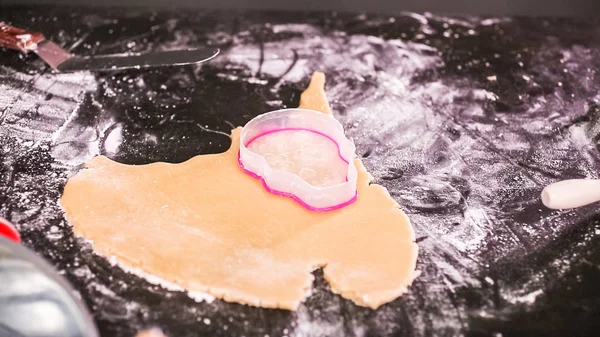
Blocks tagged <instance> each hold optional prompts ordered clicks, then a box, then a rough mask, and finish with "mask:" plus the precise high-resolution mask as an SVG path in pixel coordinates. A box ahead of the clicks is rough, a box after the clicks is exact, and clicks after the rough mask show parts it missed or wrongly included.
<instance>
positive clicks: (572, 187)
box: [542, 179, 600, 209]
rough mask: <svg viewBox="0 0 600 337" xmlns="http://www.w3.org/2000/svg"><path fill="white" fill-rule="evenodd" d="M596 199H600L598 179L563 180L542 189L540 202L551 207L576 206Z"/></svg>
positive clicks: (565, 207)
mask: <svg viewBox="0 0 600 337" xmlns="http://www.w3.org/2000/svg"><path fill="white" fill-rule="evenodd" d="M597 201H600V180H594V179H571V180H563V181H559V182H557V183H554V184H551V185H549V186H546V188H544V190H543V191H542V202H543V203H544V205H545V206H546V207H548V208H552V209H567V208H576V207H581V206H585V205H589V204H591V203H594V202H597Z"/></svg>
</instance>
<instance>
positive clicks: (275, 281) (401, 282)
mask: <svg viewBox="0 0 600 337" xmlns="http://www.w3.org/2000/svg"><path fill="white" fill-rule="evenodd" d="M324 83H325V77H324V75H323V74H321V73H316V74H315V75H313V78H312V81H311V84H310V86H309V88H308V89H307V90H306V91H305V92H304V93H303V94H302V97H301V101H300V103H301V104H300V107H303V108H310V109H318V110H320V111H322V112H324V113H328V114H331V110H330V109H329V105H328V103H327V99H326V97H325V92H324V89H323V88H324ZM240 130H241V129H240V128H237V129H235V130H233V131H232V133H231V138H232V142H231V147H230V148H229V150H228V151H227V152H224V153H220V154H211V155H199V156H196V157H194V158H191V159H189V160H188V161H186V162H183V163H180V164H168V163H153V164H148V165H139V166H133V165H123V164H119V163H117V162H114V161H112V160H110V159H108V158H106V157H104V156H98V157H95V158H93V159H92V160H91V161H90V162H88V163H87V166H86V168H85V169H83V170H81V171H80V172H79V173H77V174H76V175H75V176H73V177H72V178H70V179H69V180H68V182H67V184H66V186H65V189H64V194H63V196H62V198H61V203H62V206H63V207H64V210H65V213H66V217H67V219H68V220H69V222H70V223H71V224H72V225H73V227H74V230H75V233H76V234H78V235H81V236H83V237H85V238H87V239H90V240H92V241H93V246H94V250H95V251H96V252H98V253H99V254H102V255H104V256H114V258H116V259H117V261H118V262H119V263H121V264H123V265H125V266H128V267H134V268H138V269H141V270H143V271H144V272H146V273H150V274H153V275H156V276H158V277H160V278H162V279H164V280H167V281H170V282H173V283H176V284H178V285H181V286H183V287H184V288H186V289H188V290H189V291H203V292H208V293H210V294H212V295H214V296H216V297H219V298H222V299H224V300H226V301H234V302H240V303H246V304H250V305H255V306H261V307H267V308H282V309H290V310H294V309H296V308H297V307H298V305H299V304H300V303H301V301H302V300H303V299H304V297H305V296H306V294H307V290H308V289H309V288H310V287H311V284H312V280H313V276H312V274H311V272H312V271H313V270H314V269H315V268H318V267H323V273H324V275H325V278H326V279H327V281H328V282H329V283H330V285H331V289H332V291H334V292H336V293H339V294H340V295H341V296H343V297H345V298H348V299H350V300H352V301H354V302H355V303H357V304H358V305H362V306H369V307H371V308H376V307H378V306H380V305H382V304H384V303H386V302H389V301H392V300H393V299H395V298H397V297H398V296H400V295H401V294H402V293H403V292H405V291H406V289H407V286H408V285H410V283H411V282H412V281H413V279H414V277H415V275H416V273H415V264H416V259H417V245H416V244H415V242H414V240H415V236H414V232H413V229H412V227H411V225H410V222H409V220H408V217H407V216H406V215H405V214H404V212H402V211H401V210H400V209H399V206H398V204H397V203H396V202H395V201H394V200H393V199H392V198H391V197H390V195H389V193H388V191H387V190H386V189H385V188H384V187H382V186H380V185H376V184H370V181H371V180H372V176H371V175H370V174H369V173H368V172H367V171H366V169H365V167H364V166H363V164H362V162H361V161H360V160H359V159H356V160H355V163H356V166H357V168H358V172H359V173H358V174H359V176H358V184H357V185H358V186H357V188H358V200H357V201H356V202H354V203H353V204H351V205H350V206H347V207H345V208H342V209H340V210H336V211H331V212H325V213H314V212H310V211H308V210H306V209H304V208H303V207H302V206H301V205H299V204H298V203H296V202H294V201H293V200H292V199H289V198H286V197H282V196H276V195H273V194H270V193H269V192H267V191H266V190H265V189H264V188H263V186H262V184H261V182H260V181H259V180H257V179H254V178H252V177H250V176H248V175H247V174H245V173H244V172H243V171H242V170H241V169H240V167H239V166H238V162H237V154H238V148H239V145H238V143H239V135H240Z"/></svg>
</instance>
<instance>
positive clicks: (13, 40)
mask: <svg viewBox="0 0 600 337" xmlns="http://www.w3.org/2000/svg"><path fill="white" fill-rule="evenodd" d="M44 39H45V38H44V35H43V34H42V33H39V32H33V31H29V30H25V29H21V28H17V27H13V26H9V25H7V24H5V23H4V22H0V47H5V48H9V49H15V50H19V51H22V52H23V53H26V54H27V53H28V52H30V51H32V50H35V48H36V47H37V44H38V43H40V42H42V41H44Z"/></svg>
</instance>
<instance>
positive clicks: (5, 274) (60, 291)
mask: <svg viewBox="0 0 600 337" xmlns="http://www.w3.org/2000/svg"><path fill="white" fill-rule="evenodd" d="M73 292H74V290H73V288H71V286H70V285H69V284H68V283H67V281H66V280H65V279H64V278H63V277H62V276H60V275H59V274H58V273H57V272H56V271H54V269H53V268H52V267H51V266H50V265H49V264H48V263H46V262H45V261H44V260H42V259H41V258H40V257H38V256H37V255H35V254H34V253H33V252H31V251H29V250H28V249H27V248H25V247H23V246H21V245H19V244H17V243H14V242H12V241H9V240H7V239H5V238H4V237H0V337H97V336H99V334H98V331H97V330H96V327H95V325H94V322H93V320H92V318H91V317H90V315H89V313H88V311H87V309H86V307H85V305H84V304H83V302H82V301H80V300H79V299H77V298H75V297H73V295H72V294H73Z"/></svg>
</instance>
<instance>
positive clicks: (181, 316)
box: [0, 7, 600, 337]
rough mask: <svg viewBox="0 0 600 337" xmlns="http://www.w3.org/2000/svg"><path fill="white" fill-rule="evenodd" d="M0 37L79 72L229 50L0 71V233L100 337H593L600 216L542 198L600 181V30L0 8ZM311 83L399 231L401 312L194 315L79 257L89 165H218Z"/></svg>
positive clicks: (90, 257) (316, 308)
mask: <svg viewBox="0 0 600 337" xmlns="http://www.w3.org/2000/svg"><path fill="white" fill-rule="evenodd" d="M0 20H4V21H7V22H8V23H12V24H14V25H16V26H22V27H28V28H32V29H36V30H40V31H43V32H45V33H46V34H47V36H48V37H49V38H50V39H52V40H54V41H55V42H58V43H59V44H61V45H63V46H65V47H66V48H70V49H71V50H72V51H73V52H74V53H78V54H84V55H89V54H96V53H109V52H126V51H146V50H155V49H175V48H185V47H198V46H203V45H206V44H210V45H215V46H220V47H221V48H222V50H223V53H222V55H221V56H219V57H218V58H217V59H215V60H214V61H212V62H210V63H209V64H206V65H203V66H186V67H176V68H161V69H154V70H149V71H148V70H146V71H141V70H130V71H120V72H117V73H95V74H92V73H76V74H55V73H52V72H51V71H49V69H48V68H47V67H46V66H45V65H44V63H43V62H42V61H40V60H39V59H38V58H37V57H36V56H35V55H28V56H23V55H20V54H19V53H17V52H13V51H0V55H1V57H0V216H4V217H6V218H8V219H10V220H12V221H13V222H14V223H15V224H16V225H17V227H18V229H19V230H20V232H21V234H22V236H23V240H24V244H25V245H26V246H27V247H30V248H32V249H34V250H35V251H37V252H38V253H40V254H41V255H42V256H44V257H45V258H46V259H48V260H49V261H50V262H51V263H53V264H54V265H55V266H56V268H57V269H58V270H60V271H61V273H63V274H64V275H65V276H66V277H67V278H68V279H69V280H70V281H71V282H72V283H73V285H74V286H75V288H76V289H77V290H78V291H79V292H80V294H81V296H82V297H83V298H84V299H85V301H86V303H87V304H88V306H89V307H90V308H91V311H92V312H93V314H94V316H95V319H96V322H97V324H98V326H99V328H100V330H101V333H102V335H103V336H133V335H134V333H135V331H137V330H138V329H141V328H143V327H148V326H153V325H158V326H160V327H162V328H163V329H164V330H165V331H166V332H167V333H168V334H169V335H170V336H173V337H174V336H177V337H183V336H247V337H250V336H260V337H263V336H267V335H268V336H271V337H274V336H458V335H466V336H494V337H497V336H504V337H506V336H563V335H568V336H591V335H595V334H597V332H598V331H600V320H599V319H598V317H600V287H599V286H598V284H600V269H599V266H600V210H599V209H598V205H591V206H588V207H584V208H581V209H577V210H571V211H551V210H548V209H546V208H544V207H543V206H542V204H541V202H540V199H539V194H540V191H541V190H542V188H543V187H544V186H545V185H546V184H548V183H551V182H554V181H556V180H560V179H566V178H580V177H592V178H597V177H598V173H599V170H600V153H599V152H598V149H599V148H600V146H599V144H600V143H599V142H600V107H599V106H598V100H599V99H600V94H599V90H598V89H599V88H600V79H599V77H598V73H597V72H598V70H597V69H598V64H599V63H600V34H599V33H600V25H599V24H598V23H597V22H594V21H592V20H583V19H541V18H538V19H526V18H485V19H481V18H474V17H441V16H435V15H425V16H423V15H420V14H409V13H407V14H403V15H394V16H384V15H379V16H371V15H356V14H339V13H331V12H328V13H294V12H234V11H229V12H213V11H211V12H193V11H190V10H187V11H159V12H150V11H147V10H129V9H112V10H111V9H84V8H78V7H56V8H52V7H35V8H33V7H31V8H29V7H2V8H0ZM316 70H321V71H324V72H325V73H326V74H327V76H328V81H327V93H328V96H329V98H330V100H331V103H332V107H333V109H334V111H335V114H336V116H337V117H338V118H339V119H340V120H341V122H342V123H343V124H344V125H345V127H346V130H347V134H348V135H349V136H350V137H351V138H353V139H354V141H355V143H356V145H357V151H358V154H359V155H360V156H361V157H362V158H363V161H364V163H365V165H366V166H367V168H368V169H369V171H370V172H371V173H372V174H373V175H374V176H375V179H376V182H377V183H380V184H382V185H384V186H385V187H387V188H388V190H389V191H390V193H391V195H392V196H393V197H394V198H395V199H396V200H397V201H398V202H399V203H400V204H401V205H402V208H403V209H405V210H406V211H407V213H408V214H409V216H410V217H411V219H412V220H413V223H414V227H415V230H416V232H417V236H418V243H419V247H420V255H419V262H418V269H419V270H420V271H421V276H420V277H419V278H418V279H417V280H416V281H415V282H414V284H413V285H412V287H411V288H410V292H409V293H408V294H406V295H404V296H402V297H401V298H399V299H397V300H395V301H393V302H391V303H389V304H386V305H384V306H382V307H380V308H379V309H377V310H371V309H367V308H361V307H358V306H356V305H354V304H353V303H352V302H350V301H348V300H345V299H342V298H341V297H339V296H337V295H334V294H332V293H331V292H330V291H329V290H328V286H327V284H326V282H325V281H324V280H323V278H322V275H321V273H320V272H319V271H316V272H315V274H316V276H317V277H316V281H315V284H314V287H315V289H314V291H313V293H312V295H311V296H310V297H309V298H308V299H307V300H306V301H305V303H304V304H302V306H301V307H300V308H299V310H298V311H297V312H289V311H283V310H270V309H259V308H254V307H248V306H244V305H240V304H234V303H226V302H223V301H219V300H215V301H213V302H211V303H206V302H200V303H197V302H196V301H194V300H193V299H191V298H190V297H188V296H187V294H186V293H184V292H179V291H169V290H165V289H163V288H161V287H160V286H156V285H152V284H150V283H148V282H147V281H146V280H144V279H142V278H139V277H137V276H134V275H131V274H128V273H126V272H124V271H122V270H121V269H120V268H118V267H116V266H113V265H112V264H111V263H110V262H109V260H107V259H105V258H103V257H100V256H96V255H94V254H93V252H92V250H91V246H90V245H89V244H88V243H85V242H84V241H83V240H82V239H79V238H75V237H74V236H73V234H72V230H71V228H70V226H69V225H68V224H67V223H66V222H65V220H64V216H63V212H62V210H61V208H60V205H59V204H58V199H59V197H60V193H61V188H62V186H63V185H64V183H65V181H66V179H67V177H68V176H70V175H72V174H73V173H74V172H76V171H77V170H78V169H80V168H81V165H82V163H84V162H85V161H87V160H89V159H90V158H91V157H93V156H94V155H97V154H104V155H107V156H108V157H110V158H112V159H114V160H117V161H119V162H122V163H128V164H142V163H150V162H155V161H167V162H173V163H175V162H181V161H184V160H186V159H188V158H190V157H192V156H195V155H198V154H203V153H217V152H222V151H224V150H225V149H226V148H227V147H228V146H229V142H230V141H229V138H228V137H227V136H226V134H228V133H229V131H230V130H231V128H232V126H241V125H243V124H244V123H245V122H247V121H248V120H250V119H251V118H252V117H254V116H256V115H258V114H260V113H263V112H266V111H269V110H274V109H277V108H281V107H294V106H297V104H298V100H299V94H300V92H301V91H302V90H303V89H304V87H305V86H306V85H307V83H308V79H309V75H310V74H311V73H312V72H313V71H316ZM126 225H127V224H118V223H115V230H118V228H119V227H120V226H126ZM159 245H160V243H157V247H159ZM390 258H392V259H393V258H394V257H393V256H392V257H390Z"/></svg>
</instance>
